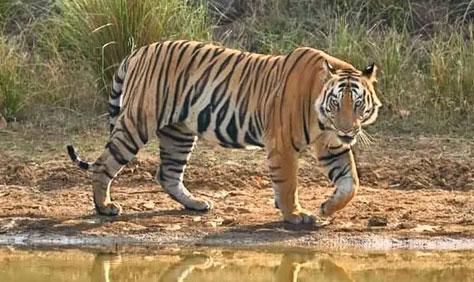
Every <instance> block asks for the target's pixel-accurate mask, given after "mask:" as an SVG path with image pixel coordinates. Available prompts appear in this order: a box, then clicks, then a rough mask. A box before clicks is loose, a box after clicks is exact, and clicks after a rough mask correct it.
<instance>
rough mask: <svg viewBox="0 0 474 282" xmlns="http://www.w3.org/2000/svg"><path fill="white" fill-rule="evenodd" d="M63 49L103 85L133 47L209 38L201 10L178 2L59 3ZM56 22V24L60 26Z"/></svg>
mask: <svg viewBox="0 0 474 282" xmlns="http://www.w3.org/2000/svg"><path fill="white" fill-rule="evenodd" d="M58 2H59V9H60V10H61V14H60V15H59V17H58V18H57V20H58V21H60V26H61V31H60V37H61V39H62V40H61V41H60V43H61V44H62V49H63V50H65V51H69V52H70V54H72V55H73V56H74V57H75V58H79V59H84V60H85V62H86V63H89V64H90V66H91V68H92V70H93V72H94V73H95V75H96V77H97V78H98V80H99V86H101V87H107V86H108V84H109V81H110V79H111V77H112V75H113V72H114V70H115V67H116V66H117V65H118V64H119V63H120V61H121V60H122V59H123V58H124V57H125V56H126V55H127V54H129V53H130V52H131V51H132V50H133V49H135V48H137V47H140V46H143V45H146V44H150V43H153V42H156V41H160V40H165V39H180V38H181V39H201V40H208V39H209V38H210V33H209V29H208V27H207V22H206V9H205V7H204V6H200V5H195V4H192V3H191V2H190V1H182V0H114V1H110V0H59V1H58ZM58 24H59V22H58Z"/></svg>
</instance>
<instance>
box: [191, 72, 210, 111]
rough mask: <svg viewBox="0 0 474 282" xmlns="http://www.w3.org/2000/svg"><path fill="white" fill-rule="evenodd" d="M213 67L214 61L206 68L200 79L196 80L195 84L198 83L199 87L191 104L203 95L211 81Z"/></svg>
mask: <svg viewBox="0 0 474 282" xmlns="http://www.w3.org/2000/svg"><path fill="white" fill-rule="evenodd" d="M213 67H214V63H212V64H210V65H209V66H208V67H207V68H206V70H205V71H204V73H203V74H202V75H201V77H200V78H199V80H198V81H197V82H196V84H195V85H196V87H197V88H196V89H195V92H194V97H193V98H192V100H191V106H193V105H194V104H195V103H196V102H197V100H198V99H199V98H200V97H201V95H202V94H203V92H204V87H205V86H206V85H207V82H208V81H209V77H210V74H211V71H212V68H213Z"/></svg>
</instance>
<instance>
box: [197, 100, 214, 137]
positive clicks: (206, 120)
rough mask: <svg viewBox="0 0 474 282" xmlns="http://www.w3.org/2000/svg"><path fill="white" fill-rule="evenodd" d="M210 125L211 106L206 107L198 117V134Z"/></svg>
mask: <svg viewBox="0 0 474 282" xmlns="http://www.w3.org/2000/svg"><path fill="white" fill-rule="evenodd" d="M210 123H211V104H209V105H207V106H206V107H205V108H204V109H203V110H202V111H201V112H199V115H198V132H199V134H202V133H203V132H204V131H206V130H207V128H208V127H209V124H210Z"/></svg>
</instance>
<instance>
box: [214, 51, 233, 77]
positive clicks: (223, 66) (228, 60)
mask: <svg viewBox="0 0 474 282" xmlns="http://www.w3.org/2000/svg"><path fill="white" fill-rule="evenodd" d="M234 55H235V54H230V55H229V56H228V57H227V58H226V59H225V60H224V61H223V62H222V64H220V66H219V68H218V69H217V72H216V75H215V76H214V80H215V79H216V78H217V77H218V76H219V75H220V74H221V72H222V71H223V70H224V69H225V67H226V66H227V65H228V64H229V62H230V60H231V59H232V57H234Z"/></svg>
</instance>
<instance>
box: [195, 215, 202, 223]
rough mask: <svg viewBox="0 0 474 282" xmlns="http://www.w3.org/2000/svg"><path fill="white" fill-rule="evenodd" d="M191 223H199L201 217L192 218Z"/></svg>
mask: <svg viewBox="0 0 474 282" xmlns="http://www.w3.org/2000/svg"><path fill="white" fill-rule="evenodd" d="M193 221H194V222H198V221H201V217H200V216H195V217H193Z"/></svg>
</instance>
